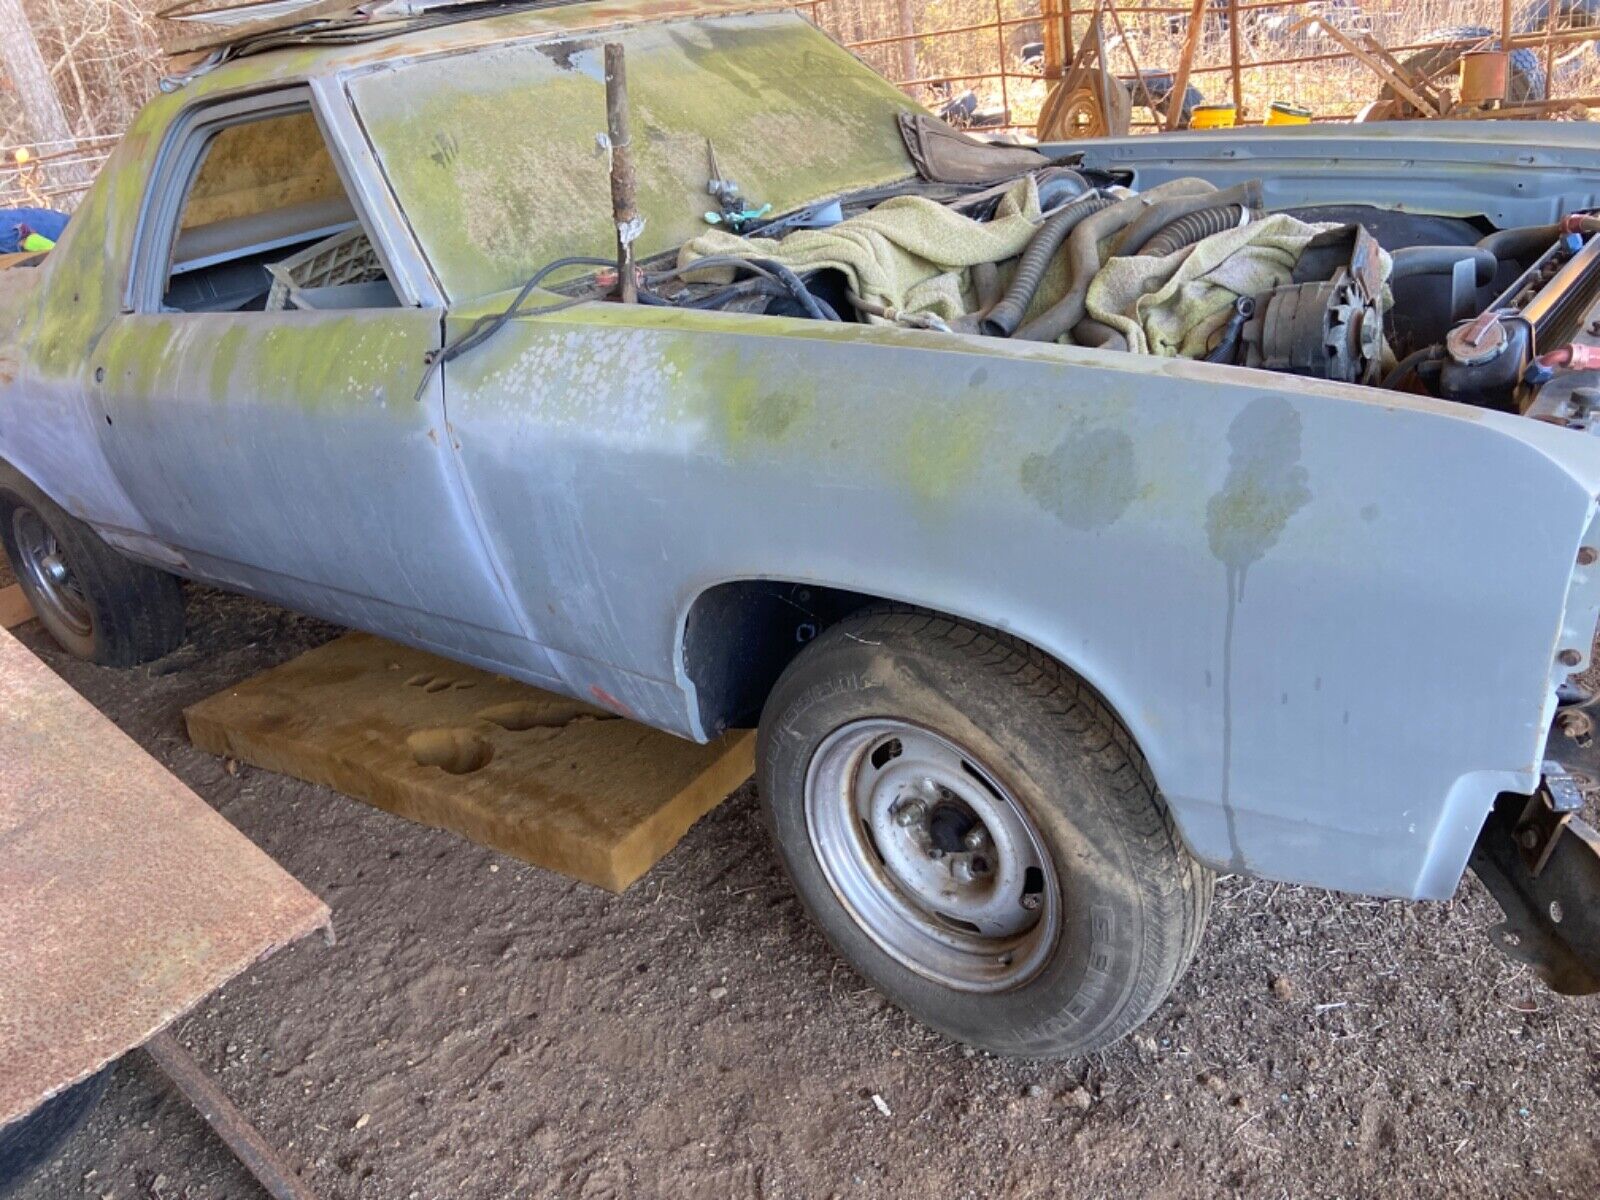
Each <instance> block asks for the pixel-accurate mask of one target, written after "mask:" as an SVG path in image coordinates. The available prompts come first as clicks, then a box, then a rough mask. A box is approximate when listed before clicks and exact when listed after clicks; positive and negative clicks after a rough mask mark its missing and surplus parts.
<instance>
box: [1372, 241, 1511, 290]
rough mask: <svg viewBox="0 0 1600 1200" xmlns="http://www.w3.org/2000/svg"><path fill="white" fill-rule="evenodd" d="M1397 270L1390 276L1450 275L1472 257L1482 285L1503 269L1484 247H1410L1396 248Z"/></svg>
mask: <svg viewBox="0 0 1600 1200" xmlns="http://www.w3.org/2000/svg"><path fill="white" fill-rule="evenodd" d="M1389 257H1390V258H1392V259H1393V260H1394V269H1393V270H1392V271H1391V272H1390V273H1389V278H1390V279H1409V278H1411V277H1412V276H1413V275H1448V274H1450V272H1451V271H1453V270H1455V267H1456V264H1457V263H1458V262H1460V261H1461V260H1462V259H1464V258H1470V259H1472V260H1473V263H1474V264H1475V266H1476V267H1477V273H1476V277H1477V281H1478V285H1479V286H1480V287H1481V286H1482V285H1484V284H1486V283H1488V282H1490V281H1491V280H1492V279H1493V278H1494V273H1495V272H1496V271H1497V270H1499V269H1500V260H1499V259H1498V258H1496V257H1495V256H1494V253H1493V252H1492V251H1490V250H1486V249H1484V248H1483V247H1482V246H1406V247H1404V248H1402V249H1399V250H1395V251H1393V252H1392V253H1391V254H1390V256H1389Z"/></svg>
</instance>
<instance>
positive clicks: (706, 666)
mask: <svg viewBox="0 0 1600 1200" xmlns="http://www.w3.org/2000/svg"><path fill="white" fill-rule="evenodd" d="M878 600H879V597H877V596H870V595H865V594H863V593H861V592H850V591H845V590H844V589H842V588H831V587H819V586H817V585H815V584H809V583H790V582H787V581H784V580H781V579H743V580H736V581H734V582H732V583H720V584H718V585H717V586H715V587H712V588H708V589H706V590H705V591H704V592H701V593H700V595H699V596H697V597H696V598H695V602H694V604H693V606H692V607H691V608H690V609H689V616H688V619H687V620H686V621H685V622H684V629H683V667H684V670H685V672H687V674H688V676H689V678H690V680H692V681H693V683H694V686H695V693H696V695H697V697H698V700H699V707H700V722H701V728H703V729H704V730H705V732H706V734H707V736H709V737H715V736H716V735H717V734H719V733H721V732H722V731H723V730H726V729H739V728H749V727H751V726H753V725H755V723H756V721H757V720H758V719H759V718H760V716H761V706H762V705H763V704H764V703H766V699H767V693H769V692H770V691H771V690H772V685H773V684H775V683H777V682H778V676H779V675H781V674H783V669H784V668H785V667H787V666H788V665H789V663H790V661H791V660H792V659H793V658H794V656H795V655H797V654H799V653H800V651H801V650H802V649H803V648H804V647H805V645H806V643H807V642H809V641H811V640H812V639H813V638H814V637H816V636H817V634H819V633H821V632H822V631H823V630H824V629H826V628H827V627H828V626H829V625H832V624H834V623H835V622H837V621H839V620H840V619H842V618H843V617H846V616H848V615H849V614H850V613H852V612H855V611H856V610H858V609H860V608H863V607H865V606H866V605H869V604H873V603H875V602H877V601H878Z"/></svg>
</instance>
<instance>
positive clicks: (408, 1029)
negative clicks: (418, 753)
mask: <svg viewBox="0 0 1600 1200" xmlns="http://www.w3.org/2000/svg"><path fill="white" fill-rule="evenodd" d="M190 601H191V607H190V614H191V627H192V634H191V638H190V641H189V643H188V644H187V645H186V646H185V647H184V648H183V649H182V650H180V651H179V652H178V653H177V654H176V655H174V656H172V657H171V658H169V659H167V660H165V661H163V662H161V663H158V664H156V665H155V666H154V667H151V668H146V669H143V670H140V671H135V672H129V673H119V672H114V671H108V670H104V669H100V668H96V667H91V666H86V665H84V664H81V663H77V662H74V661H71V660H68V659H66V658H64V656H63V655H61V654H60V653H59V652H58V651H56V650H55V649H54V647H53V646H52V645H51V644H49V643H48V642H47V640H46V639H45V637H44V636H43V634H42V632H41V631H40V630H39V627H38V626H37V624H34V625H29V626H26V627H25V628H24V630H23V631H22V633H23V636H24V638H25V640H26V641H28V643H29V644H30V645H31V646H33V647H34V648H35V649H36V650H37V651H38V652H39V653H40V654H41V655H42V656H43V657H44V658H45V659H46V660H47V661H48V662H49V663H50V664H51V665H52V666H53V667H54V668H55V669H56V670H58V671H59V672H60V673H61V674H62V675H63V676H65V677H66V678H67V679H68V680H69V681H70V682H71V683H72V684H73V685H74V686H75V687H77V688H78V689H79V690H80V691H82V692H83V693H84V694H85V695H87V696H88V697H89V698H90V699H91V700H92V701H93V702H94V703H95V704H97V705H98V706H99V707H100V708H101V709H103V710H104V711H105V712H106V713H107V714H108V715H110V716H111V718H112V719H113V720H115V721H116V722H117V723H118V724H119V725H121V726H122V727H123V728H124V729H126V730H127V731H128V732H129V733H130V734H132V735H133V736H134V737H135V738H137V739H138V740H139V741H140V742H141V743H142V744H143V745H144V746H145V747H146V748H147V749H148V750H149V751H150V752H151V753H152V754H154V755H155V756H156V757H157V758H159V759H161V760H162V761H163V762H165V763H166V764H167V765H168V766H169V767H171V768H172V770H174V771H175V772H176V773H177V774H178V775H179V776H180V777H181V778H182V779H183V780H184V781H185V782H187V783H188V784H189V785H190V786H191V787H193V788H194V789H195V790H196V791H198V792H199V793H200V794H201V795H202V796H204V797H206V798H207V800H209V801H210V802H211V803H212V804H214V805H215V806H216V807H217V808H218V809H219V810H220V811H221V812H222V813H223V815H224V816H226V817H227V818H228V819H229V820H231V821H232V822H233V823H234V824H235V825H237V826H238V827H239V828H240V829H242V830H243V831H244V832H245V833H246V834H248V835H249V836H250V837H251V838H253V839H254V840H255V841H256V842H257V843H259V844H260V845H261V846H262V847H264V848H265V849H266V850H267V851H268V852H269V853H270V854H272V855H273V856H274V857H275V858H277V859H278V861H279V862H281V863H282V864H283V865H284V866H285V867H287V868H288V869H289V870H290V871H292V872H293V873H294V874H295V875H297V876H298V877H299V878H300V879H301V880H303V881H304V882H305V883H306V884H307V885H308V886H310V887H311V888H312V889H313V890H315V891H316V892H317V893H318V894H320V895H321V896H323V897H324V898H325V899H326V900H327V901H328V903H329V904H330V905H331V906H332V908H333V912H334V922H335V926H336V929H337V931H338V941H337V944H336V945H334V946H331V947H330V946H327V945H325V944H323V943H322V942H321V941H320V940H316V939H313V940H311V941H308V942H305V943H302V944H299V945H296V946H294V947H292V948H290V949H288V950H285V951H283V952H281V953H279V954H278V955H276V956H275V957H273V958H271V959H269V960H267V961H265V962H263V963H260V964H258V965H257V966H256V967H255V969H253V970H252V971H250V972H249V973H248V974H247V975H245V976H244V977H243V978H241V979H239V980H238V981H236V982H235V983H234V984H232V985H230V986H229V987H227V988H225V989H224V990H222V991H221V992H219V993H218V994H216V995H215V996H213V997H212V998H211V999H209V1000H208V1001H207V1002H206V1003H204V1004H203V1005H202V1006H201V1007H200V1008H199V1010H198V1011H197V1012H195V1013H194V1014H192V1015H191V1016H189V1017H188V1018H186V1019H185V1020H183V1021H181V1022H179V1023H178V1025H177V1026H176V1031H177V1035H178V1038H179V1040H180V1041H182V1042H183V1043H184V1044H185V1045H186V1046H188V1047H189V1048H190V1050H192V1051H193V1052H194V1053H195V1054H196V1055H197V1056H198V1057H199V1059H200V1061H201V1062H202V1063H204V1064H206V1065H207V1066H208V1067H209V1068H210V1069H211V1070H212V1071H213V1072H215V1075H216V1078H217V1079H218V1080H219V1081H220V1082H221V1084H222V1085H223V1086H224V1087H225V1088H226V1089H227V1091H228V1092H229V1093H230V1094H231V1095H232V1097H233V1098H234V1100H235V1101H236V1102H237V1103H238V1104H239V1106H240V1107H241V1108H242V1109H243V1110H244V1111H245V1112H246V1113H247V1114H248V1115H249V1116H250V1117H251V1118H252V1119H253V1120H254V1121H256V1122H257V1123H258V1125H259V1126H260V1128H261V1129H262V1130H263V1132H265V1133H266V1135H267V1136H268V1137H269V1138H270V1139H272V1140H274V1141H275V1142H276V1143H277V1144H278V1145H279V1146H281V1147H283V1148H285V1149H286V1152H287V1154H288V1155H289V1156H290V1157H291V1158H292V1159H293V1160H294V1161H296V1162H297V1163H299V1164H302V1165H303V1167H304V1170H305V1173H306V1177H307V1179H308V1181H309V1182H310V1183H311V1184H312V1185H313V1186H314V1187H315V1188H316V1189H317V1191H318V1192H319V1193H320V1195H321V1196H322V1197H324V1198H325V1200H335V1198H347V1197H349V1198H354V1197H360V1198H363V1200H412V1198H416V1200H435V1198H453V1197H471V1198H475V1200H476V1198H485V1200H490V1198H499V1197H512V1196H515V1197H543V1196H561V1197H568V1196H576V1197H594V1198H598V1197H621V1196H640V1197H656V1196H663V1197H665V1196H672V1197H679V1196H708V1197H829V1196H852V1197H853V1196H873V1197H899V1196H918V1197H923V1196H925V1197H965V1196H975V1197H976V1196H999V1195H1006V1196H1051V1195H1069V1194H1070V1195H1072V1196H1075V1197H1098V1196H1106V1197H1111V1196H1116V1197H1132V1196H1140V1197H1186V1196H1197V1197H1199V1196H1207V1197H1209V1196H1220V1195H1242V1196H1251V1197H1257V1196H1259V1197H1300V1196H1344V1197H1358V1196H1379V1195H1382V1196H1386V1197H1389V1196H1406V1197H1412V1196H1416V1197H1431V1196H1439V1197H1443V1196H1450V1197H1506V1196H1574V1197H1592V1196H1595V1195H1597V1194H1600V1148H1597V1137H1596V1134H1597V1132H1600V1024H1597V1020H1596V1018H1597V1016H1600V1006H1597V1004H1596V1002H1594V1001H1574V1000H1568V999H1564V998H1561V997H1558V996H1555V995H1552V994H1551V993H1549V992H1548V991H1545V990H1544V989H1543V988H1542V987H1540V986H1539V985H1538V984H1537V983H1536V982H1535V981H1534V980H1533V979H1532V978H1531V976H1530V975H1529V973H1528V972H1527V971H1526V970H1525V969H1523V968H1521V967H1518V966H1515V965H1513V964H1511V963H1510V962H1508V961H1506V960H1505V959H1503V958H1502V957H1501V956H1500V955H1499V954H1498V953H1497V952H1496V951H1495V950H1494V949H1492V948H1491V946H1490V945H1489V943H1488V941H1487V940H1486V937H1485V930H1486V929H1487V928H1489V927H1490V926H1492V925H1493V924H1495V923H1496V922H1497V920H1498V919H1499V918H1498V912H1497V910H1496V909H1495V907H1494V905H1493V903H1492V902H1491V901H1490V900H1489V899H1488V897H1487V895H1486V894H1485V893H1484V891H1483V890H1482V888H1481V887H1479V886H1478V885H1477V883H1476V881H1475V880H1472V879H1470V877H1469V880H1468V882H1467V883H1466V884H1464V885H1463V887H1462V889H1461V891H1460V893H1459V895H1458V896H1457V897H1456V899H1454V900H1453V901H1451V902H1450V903H1447V904H1432V905H1409V904H1402V903H1385V902H1378V901H1371V900H1362V899H1352V898H1346V897H1341V896H1336V895H1332V894H1329V893H1325V892H1320V891H1315V890H1311V889H1305V888H1292V887H1283V886H1277V885H1273V884H1265V883H1249V882H1245V881H1242V880H1237V879H1229V880H1225V881H1224V882H1223V883H1222V884H1221V885H1220V886H1219V888H1218V892H1217V904H1216V909H1215V912H1214V913H1213V916H1212V921H1211V927H1210V931H1209V932H1208V933H1207V935H1206V938H1205V942H1204V945H1203V946H1202V948H1201V951H1200V955H1199V958H1198V960H1197V962H1196V964H1195V966H1194V968H1193V969H1192V970H1191V971H1190V973H1189V975H1188V977H1187V978H1186V979H1184V980H1183V982H1182V983H1181V984H1180V985H1179V987H1178V989H1177V991H1176V993H1175V994H1174V995H1173V997H1172V999H1171V1000H1170V1001H1169V1002H1168V1003H1167V1004H1165V1005H1164V1006H1163V1007H1162V1008H1161V1009H1160V1011H1159V1012H1158V1013H1157V1014H1156V1016H1155V1017H1154V1018H1153V1019H1152V1020H1151V1021H1150V1022H1149V1024H1148V1025H1147V1026H1146V1027H1145V1028H1144V1029H1143V1030H1141V1031H1140V1032H1139V1033H1138V1034H1137V1035H1136V1036H1135V1037H1134V1038H1133V1039H1131V1040H1129V1041H1127V1042H1125V1043H1123V1044H1121V1045H1118V1046H1117V1047H1115V1048H1114V1049H1112V1050H1110V1051H1108V1052H1106V1053H1104V1054H1101V1055H1098V1056H1095V1057H1093V1058H1090V1059H1084V1060H1077V1061H1069V1062H1059V1063H1034V1062H1016V1061H1004V1060H999V1059H994V1058H990V1057H988V1056H986V1055H983V1054H972V1053H970V1052H967V1051H964V1050H962V1049H961V1048H960V1047H958V1046H955V1045H952V1044H950V1043H948V1042H946V1041H944V1040H943V1039H941V1038H940V1037H938V1036H935V1035H933V1034H931V1033H929V1032H927V1031H925V1030H924V1029H922V1028H921V1027H920V1026H918V1025H917V1024H916V1023H915V1022H914V1021H912V1020H911V1019H910V1018H909V1017H907V1016H905V1015H904V1014H902V1013H901V1012H899V1011H898V1010H896V1009H894V1008H892V1007H890V1006H889V1005H888V1004H887V1003H885V1002H884V1001H883V1000H881V999H880V998H879V997H878V995H877V994H876V993H875V992H873V991H872V990H870V989H869V988H868V987H866V985H865V984H864V983H863V982H862V981H861V980H860V979H859V978H857V977H856V976H855V975H853V974H852V973H851V971H850V970H849V969H848V968H847V967H845V966H844V965H843V964H841V963H840V962H839V961H838V960H837V959H836V958H835V957H834V956H833V955H832V954H831V953H830V951H829V950H828V948H827V947H826V946H825V945H824V943H823V941H822V938H821V937H820V936H819V935H818V934H817V933H816V932H815V931H814V930H813V929H812V927H811V925H810V924H809V922H808V920H807V918H806V916H805V914H804V913H803V912H802V911H801V909H800V907H799V905H798V904H797V902H796V901H795V899H794V897H793V896H792V895H791V893H790V891H789V888H788V886H787V885H786V883H785V881H784V879H783V877H782V875H781V872H780V869H779V867H778V864H777V861H776V860H775V858H774V856H773V853H772V851H771V850H770V849H769V847H768V845H767V843H766V841H765V838H764V834H763V830H762V827H761V823H760V821H759V814H758V808H757V804H756V799H755V795H754V790H753V787H752V786H750V785H746V786H745V787H744V788H741V789H740V790H739V791H738V792H736V793H734V795H733V796H731V797H730V798H729V800H728V801H727V802H726V803H725V804H723V805H722V806H721V807H720V808H718V809H717V810H716V811H715V812H713V813H712V814H711V815H710V816H708V817H707V818H705V819H704V820H703V821H701V822H700V823H699V825H697V826H696V827H695V828H694V829H693V830H692V831H691V832H690V833H689V835H688V837H687V838H685V839H684V841H683V843H682V844H681V845H680V846H679V847H678V848H677V849H676V850H675V851H673V853H672V854H670V855H669V856H668V857H667V858H666V859H665V860H664V861H663V862H662V863H661V864H660V865H659V866H658V867H657V868H656V869H655V871H654V872H652V873H651V874H650V875H649V876H647V877H646V878H645V879H644V880H642V881H641V882H640V883H638V884H637V885H635V886H634V887H633V889H631V890H630V891H629V892H628V893H627V894H626V895H623V896H620V897H613V896H610V895H607V894H606V893H603V892H601V891H598V890H596V889H594V888H590V887H586V886H584V885H581V884H577V883H572V882H569V881H567V880H565V879H562V878H560V877H558V876H555V875H552V874H548V873H546V872H543V871H539V870H535V869H533V868H529V867H524V866H522V865H520V864H518V863H517V862H514V861H511V860H509V859H506V858H504V857H501V856H499V855H496V854H493V853H490V852H488V851H485V850H483V849H480V848H479V847H477V846H474V845H472V844H470V843H468V842H465V841H463V840H461V839H459V838H457V837H455V836H453V835H451V834H447V833H441V832H438V831H434V830H429V829H425V828H421V827H419V826H416V825H412V824H409V823H407V822H405V821H402V820H399V819H397V818H394V817H391V816H388V815H386V814H384V813H381V812H378V811H375V810H373V809H370V808H368V807H366V806H365V805H362V804H359V803H356V802H354V801H351V800H347V799H345V798H343V797H341V796H339V795H336V794H334V793H332V792H330V791H328V790H326V789H323V788H318V787H312V786H309V785H306V784H302V783H298V782H296V781H294V780H291V779H286V778H282V777H279V776H275V775H271V774H267V773H264V772H261V771H257V770H254V769H252V768H249V767H243V766H238V767H237V768H236V770H235V769H234V768H232V767H230V766H229V765H228V764H225V763H223V762H222V761H220V760H218V759H215V758H212V757H209V756H207V755H204V754H201V753H199V752H197V751H195V750H194V749H193V748H191V747H190V746H189V744H188V743H187V741H186V740H185V738H184V733H183V725H182V721H181V716H180V713H181V710H182V708H183V706H184V705H186V704H188V703H191V702H193V701H195V700H198V699H200V698H201V697H203V696H206V695H209V694H210V693H212V692H213V691H216V690H217V689H219V688H222V687H224V686H226V685H227V684H229V683H232V682H234V681H236V680H240V679H243V678H245V677H246V676H248V675H250V674H252V673H254V672H256V671H258V670H261V669H262V668H264V667H267V666H270V665H273V664H275V663H278V662H281V661H283V660H284V659H286V658H289V657H291V656H292V655H294V654H297V653H299V652H300V651H302V650H305V649H307V648H309V647H311V646H313V645H315V644H317V643H319V642H321V641H323V640H325V639H326V638H327V637H329V636H331V635H332V634H333V633H334V632H336V631H334V630H331V629H330V628H329V627H327V626H324V625H320V624H317V623H315V622H312V621H310V620H307V619H305V618H302V617H298V616H295V615H292V614H290V613H286V612H283V611H281V610H278V609H274V608H270V607H267V606H264V605H260V604H255V603H252V602H247V601H243V600H239V599H235V598H229V597H224V596H221V595H219V594H217V593H212V592H205V591H193V592H191V596H190ZM878 1100H881V1101H882V1105H881V1107H880V1105H879V1104H878ZM884 1110H886V1111H884ZM259 1194H260V1193H259V1192H257V1191H256V1190H255V1188H254V1185H253V1183H252V1182H251V1180H250V1179H249V1177H248V1176H247V1175H246V1174H245V1173H244V1172H243V1170H242V1169H241V1168H240V1167H239V1166H238V1165H237V1164H236V1163H235V1162H234V1161H233V1160H232V1158H230V1157H229V1155H228V1153H227V1152H226V1151H225V1150H224V1149H223V1148H222V1147H221V1145H220V1144H219V1143H218V1141H217V1140H216V1138H215V1137H214V1136H213V1135H212V1134H211V1133H210V1131H209V1130H208V1129H207V1127H206V1126H205V1125H204V1124H203V1123H202V1122H201V1120H200V1118H199V1117H198V1116H197V1115H196V1114H195V1113H194V1112H193V1111H192V1110H191V1109H190V1108H189V1107H188V1106H187V1105H186V1104H185V1103H184V1102H183V1101H182V1100H180V1099H178V1098H177V1097H176V1096H175V1093H174V1092H173V1089H172V1088H171V1087H170V1086H169V1085H168V1084H167V1083H166V1081H165V1080H164V1078H163V1077H162V1076H161V1075H160V1074H158V1073H157V1072H156V1071H155V1069H154V1068H153V1067H152V1066H151V1065H150V1064H149V1063H148V1062H147V1061H146V1060H144V1059H143V1058H142V1056H140V1055H138V1054H135V1055H133V1056H131V1057H130V1059H128V1060H127V1061H125V1062H124V1064H123V1066H122V1068H121V1070H120V1071H119V1072H118V1075H117V1077H116V1079H115V1082H114V1083H113V1085H112V1087H111V1090H110V1092H109V1094H108V1096H107V1099H106V1102H105V1103H104V1104H103V1105H102V1107H101V1108H100V1109H99V1111H98V1112H97V1114H96V1115H95V1116H94V1117H93V1118H92V1119H91V1121H90V1123H89V1125H88V1126H87V1127H86V1129H85V1130H84V1131H83V1133H82V1134H81V1135H80V1136H79V1137H78V1138H77V1139H76V1140H75V1141H74V1142H73V1143H72V1144H71V1146H70V1148H69V1150H68V1151H67V1152H66V1153H65V1155H64V1156H63V1157H62V1158H61V1159H60V1160H59V1161H58V1162H57V1163H56V1164H54V1166H53V1167H52V1168H50V1169H49V1170H48V1171H47V1173H46V1174H44V1175H43V1176H42V1177H41V1178H40V1179H38V1180H37V1181H36V1182H35V1183H33V1184H32V1185H30V1186H29V1187H28V1188H25V1189H23V1190H22V1191H21V1192H20V1193H19V1195H20V1196H21V1197H22V1198H24V1200H58V1198H61V1197H78V1196H86V1197H151V1198H157V1200H180V1198H195V1200H198V1198H201V1197H216V1198H230V1200H231V1198H233V1197H250V1196H255V1195H259Z"/></svg>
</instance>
